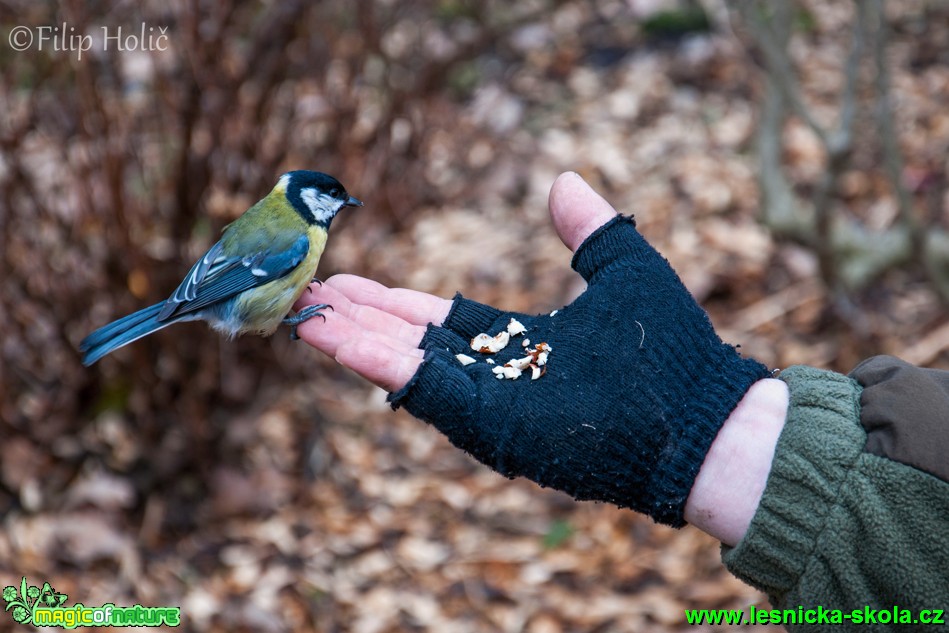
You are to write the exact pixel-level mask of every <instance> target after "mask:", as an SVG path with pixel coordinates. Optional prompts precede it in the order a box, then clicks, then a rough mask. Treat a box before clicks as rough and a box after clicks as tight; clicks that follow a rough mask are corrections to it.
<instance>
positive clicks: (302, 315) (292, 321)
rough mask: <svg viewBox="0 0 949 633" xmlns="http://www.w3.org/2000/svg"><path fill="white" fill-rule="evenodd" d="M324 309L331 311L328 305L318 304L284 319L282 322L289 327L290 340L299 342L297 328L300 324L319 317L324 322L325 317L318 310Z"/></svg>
mask: <svg viewBox="0 0 949 633" xmlns="http://www.w3.org/2000/svg"><path fill="white" fill-rule="evenodd" d="M324 308H329V309H330V310H332V309H333V306H331V305H330V304H328V303H318V304H316V305H311V306H306V307H305V308H303V309H302V310H300V311H299V312H297V313H296V314H294V315H293V316H288V317H287V318H285V319H284V320H283V322H284V323H285V324H287V325H289V326H290V340H291V341H296V340H299V338H300V335H299V334H297V326H298V325H300V324H301V323H305V322H306V321H309V320H310V319H312V318H313V317H320V318H322V319H323V321H326V316H325V315H324V314H323V313H322V312H320V310H323V309H324Z"/></svg>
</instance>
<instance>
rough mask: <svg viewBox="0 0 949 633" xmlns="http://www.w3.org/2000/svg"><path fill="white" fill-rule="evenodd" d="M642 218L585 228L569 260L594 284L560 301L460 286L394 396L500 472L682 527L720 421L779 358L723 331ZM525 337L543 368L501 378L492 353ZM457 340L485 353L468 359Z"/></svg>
mask: <svg viewBox="0 0 949 633" xmlns="http://www.w3.org/2000/svg"><path fill="white" fill-rule="evenodd" d="M635 226H636V225H635V222H634V221H633V220H632V218H628V217H624V216H617V217H616V218H615V219H614V220H611V221H609V222H607V223H606V224H605V225H604V226H602V227H601V228H599V229H597V230H596V231H594V233H593V234H592V235H590V237H588V238H587V240H586V241H585V242H584V243H583V244H582V245H581V246H580V248H579V249H577V252H576V254H575V256H574V258H573V263H572V265H573V268H574V269H575V270H576V271H577V272H579V273H580V274H581V275H582V276H583V277H584V279H586V280H587V282H588V284H589V287H588V288H587V290H586V291H585V292H584V293H583V294H582V295H581V296H580V297H579V298H578V299H577V300H576V301H574V302H573V303H572V304H570V305H569V306H567V307H565V308H562V309H561V310H559V311H557V312H555V313H553V314H551V315H547V314H543V315H539V316H527V315H522V314H515V313H510V312H501V311H500V310H496V309H495V308H492V307H489V306H486V305H482V304H479V303H476V302H474V301H470V300H468V299H464V298H462V297H461V296H460V295H458V296H456V298H455V303H454V305H453V306H452V309H451V312H450V313H449V314H448V317H447V318H446V319H445V323H444V325H443V326H442V327H437V326H433V325H429V328H428V331H427V333H426V334H425V336H424V338H423V339H422V342H421V344H420V347H421V348H422V349H424V350H426V354H425V361H424V362H423V364H422V365H421V366H420V367H419V370H418V372H417V373H416V374H415V376H414V377H413V378H412V380H411V381H410V382H409V384H407V385H406V386H405V387H404V388H403V389H401V390H400V391H398V392H397V393H394V394H391V395H390V396H389V401H390V402H391V403H392V406H393V407H394V408H395V407H398V406H404V407H405V408H406V409H407V410H408V411H409V412H411V413H412V414H413V415H415V416H416V417H418V418H421V419H423V420H425V421H427V422H429V423H431V424H432V425H434V426H435V427H436V428H438V429H439V430H440V431H441V432H442V433H444V434H445V435H447V436H448V438H449V440H451V442H452V443H453V444H455V446H458V447H459V448H462V449H464V450H465V451H467V452H469V453H471V455H473V456H474V457H475V458H477V459H478V460H479V461H481V462H483V463H484V464H487V465H488V466H490V467H492V468H494V469H495V470H497V471H498V472H500V473H501V474H503V475H506V476H508V477H514V476H518V475H523V476H525V477H528V478H529V479H532V480H533V481H535V482H537V483H539V484H540V485H542V486H550V487H552V488H558V489H560V490H563V491H565V492H568V493H569V494H571V495H573V496H574V497H576V498H578V499H597V500H602V501H608V502H611V503H615V504H616V505H618V506H622V507H630V508H632V509H634V510H637V511H639V512H643V513H646V514H648V515H650V516H651V517H653V518H654V519H655V520H656V521H659V522H661V523H667V524H669V525H672V526H676V527H678V526H682V525H684V523H685V522H684V520H683V518H682V514H683V508H684V506H685V502H686V499H687V498H688V495H689V491H690V490H691V488H692V484H693V483H694V481H695V477H696V475H697V474H698V471H699V468H700V467H701V466H702V462H703V461H704V459H705V455H706V453H707V452H708V450H709V447H710V446H711V444H712V441H713V440H714V439H715V435H716V434H717V433H718V430H719V429H720V428H721V426H722V424H723V423H724V422H725V420H726V418H727V417H728V415H729V414H730V413H731V411H732V410H733V409H734V408H735V406H736V405H737V404H738V402H739V401H740V400H741V399H742V397H743V396H744V394H745V392H746V391H747V390H748V388H749V387H750V386H751V385H752V384H753V383H754V382H756V381H758V380H759V379H762V378H766V377H768V376H769V375H770V372H769V371H768V369H767V368H766V367H765V366H764V365H762V364H761V363H759V362H757V361H755V360H753V359H745V358H741V357H740V356H739V355H738V353H737V352H736V351H735V349H734V348H733V347H732V346H730V345H726V344H725V343H722V341H721V339H719V337H718V335H717V334H716V333H715V330H714V329H713V328H712V324H711V323H710V322H709V319H708V316H707V315H706V314H705V312H704V311H703V310H702V308H700V307H699V306H698V304H696V302H695V300H694V299H693V298H692V296H691V295H690V294H689V292H688V290H686V288H685V286H684V285H683V284H682V282H681V281H680V280H679V278H678V276H677V275H676V274H675V271H673V270H672V267H671V266H669V263H668V262H667V261H666V260H665V259H664V258H663V257H662V256H661V255H660V254H659V253H658V252H656V250H655V249H653V248H652V247H651V246H650V245H649V244H648V243H647V242H646V241H645V240H644V239H643V237H642V236H641V235H640V234H639V232H638V231H637V230H636V228H635ZM512 317H514V318H515V319H517V320H518V321H519V322H520V323H522V324H523V325H524V326H526V328H527V332H526V333H524V334H523V335H517V336H513V337H512V338H511V342H510V343H509V344H508V345H507V347H505V348H504V349H502V350H501V351H499V352H497V353H496V354H491V355H485V354H480V353H478V352H476V351H473V350H472V349H471V347H470V341H471V339H472V338H473V337H474V336H476V335H477V334H479V333H482V332H484V333H488V334H491V335H494V334H497V333H498V332H501V331H503V330H505V328H506V327H507V325H508V324H509V323H510V321H511V318H512ZM523 338H527V339H529V340H530V346H529V348H528V349H534V346H535V345H536V344H538V343H541V342H545V343H547V344H548V345H549V346H550V347H551V352H550V353H549V356H548V359H547V364H546V373H545V374H544V375H543V376H541V377H539V378H537V379H536V380H532V379H531V374H532V372H531V370H530V369H528V370H527V371H526V372H525V373H524V374H523V375H521V376H520V377H519V378H517V379H516V380H512V379H499V378H498V376H497V375H496V374H495V373H494V372H493V371H492V370H493V369H494V368H495V367H498V366H501V365H503V364H504V363H505V362H507V361H509V360H511V359H517V358H520V357H524V356H526V352H525V348H524V347H522V339H523ZM456 354H466V355H468V356H471V357H474V358H475V359H476V362H475V363H472V364H468V365H464V366H463V365H462V363H461V362H459V360H458V359H456V357H455V355H456ZM487 358H491V359H492V360H494V362H495V364H493V365H492V364H489V363H487V362H486V359H487Z"/></svg>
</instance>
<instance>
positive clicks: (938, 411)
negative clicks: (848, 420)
mask: <svg viewBox="0 0 949 633" xmlns="http://www.w3.org/2000/svg"><path fill="white" fill-rule="evenodd" d="M850 376H851V378H853V379H854V380H856V381H857V382H858V383H860V385H862V386H863V394H862V395H861V396H860V407H861V409H860V422H861V424H863V428H864V429H866V431H867V443H866V446H865V447H864V450H865V451H866V452H867V453H872V454H874V455H879V456H881V457H886V458H888V459H892V460H894V461H898V462H901V463H903V464H906V465H908V466H912V467H914V468H917V469H919V470H922V471H925V472H927V473H929V474H931V475H935V476H936V477H939V478H940V479H942V480H943V481H946V482H949V371H943V370H939V369H925V368H921V367H916V366H915V365H910V364H909V363H907V362H905V361H902V360H900V359H898V358H895V357H893V356H874V357H873V358H869V359H867V360H865V361H863V362H862V363H860V364H859V365H857V366H856V367H855V368H854V370H853V371H852V372H850Z"/></svg>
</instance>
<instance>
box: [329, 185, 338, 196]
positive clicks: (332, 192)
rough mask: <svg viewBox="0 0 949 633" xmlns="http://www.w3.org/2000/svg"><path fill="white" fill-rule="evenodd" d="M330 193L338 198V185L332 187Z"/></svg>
mask: <svg viewBox="0 0 949 633" xmlns="http://www.w3.org/2000/svg"><path fill="white" fill-rule="evenodd" d="M330 195H331V196H333V197H334V198H338V197H339V189H337V188H336V187H333V188H332V189H330Z"/></svg>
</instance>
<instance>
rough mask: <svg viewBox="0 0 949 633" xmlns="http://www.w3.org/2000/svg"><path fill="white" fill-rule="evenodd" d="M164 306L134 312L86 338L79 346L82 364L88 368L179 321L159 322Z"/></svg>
mask: <svg viewBox="0 0 949 633" xmlns="http://www.w3.org/2000/svg"><path fill="white" fill-rule="evenodd" d="M164 304H165V302H164V301H162V302H161V303H156V304H155V305H153V306H149V307H147V308H144V309H142V310H139V311H138V312H133V313H132V314H130V315H128V316H124V317H122V318H121V319H118V320H115V321H113V322H112V323H109V324H108V325H104V326H102V327H101V328H99V329H98V330H96V331H95V332H93V333H92V334H90V335H89V336H87V337H86V338H84V339H83V340H82V342H81V343H80V344H79V351H80V352H82V364H83V365H85V366H86V367H88V366H89V365H91V364H93V363H94V362H96V361H97V360H99V359H100V358H102V357H103V356H105V355H106V354H108V353H110V352H113V351H115V350H117V349H118V348H120V347H122V346H124V345H128V344H129V343H131V342H132V341H137V340H138V339H140V338H142V337H143V336H147V335H149V334H151V333H152V332H157V331H158V330H160V329H162V328H163V327H165V326H167V325H171V324H172V323H175V322H176V321H178V319H168V320H167V321H159V320H158V313H159V312H161V309H162V306H163V305H164Z"/></svg>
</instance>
